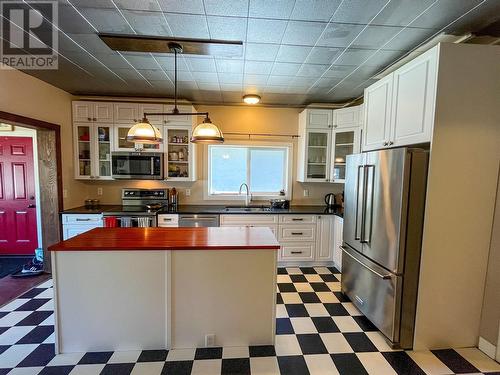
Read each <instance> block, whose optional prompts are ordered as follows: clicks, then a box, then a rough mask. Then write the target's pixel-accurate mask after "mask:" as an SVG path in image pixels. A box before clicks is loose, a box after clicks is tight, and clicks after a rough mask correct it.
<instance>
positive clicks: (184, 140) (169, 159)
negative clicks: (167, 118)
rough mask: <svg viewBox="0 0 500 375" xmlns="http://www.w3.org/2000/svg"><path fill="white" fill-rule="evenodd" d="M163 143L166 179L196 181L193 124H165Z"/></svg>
mask: <svg viewBox="0 0 500 375" xmlns="http://www.w3.org/2000/svg"><path fill="white" fill-rule="evenodd" d="M163 144H164V152H165V179H166V180H169V181H195V180H196V176H195V174H196V168H195V147H194V144H193V143H191V126H190V125H188V126H185V125H167V126H164V127H163Z"/></svg>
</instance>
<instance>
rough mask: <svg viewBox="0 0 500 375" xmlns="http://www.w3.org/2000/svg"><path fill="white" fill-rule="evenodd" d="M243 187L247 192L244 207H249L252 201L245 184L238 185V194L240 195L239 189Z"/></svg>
mask: <svg viewBox="0 0 500 375" xmlns="http://www.w3.org/2000/svg"><path fill="white" fill-rule="evenodd" d="M243 186H244V187H245V188H246V190H247V193H246V195H245V206H248V205H250V202H251V201H252V195H251V194H250V189H249V188H248V185H247V184H246V183H242V184H241V185H240V192H239V193H238V194H241V189H242V188H243Z"/></svg>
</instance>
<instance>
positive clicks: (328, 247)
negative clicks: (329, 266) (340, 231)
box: [316, 215, 335, 261]
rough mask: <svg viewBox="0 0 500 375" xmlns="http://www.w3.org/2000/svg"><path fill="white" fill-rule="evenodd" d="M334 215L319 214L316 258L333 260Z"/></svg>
mask: <svg viewBox="0 0 500 375" xmlns="http://www.w3.org/2000/svg"><path fill="white" fill-rule="evenodd" d="M333 220H334V217H333V215H320V216H318V226H317V229H318V236H317V241H316V260H321V261H332V260H333V249H334V247H335V242H334V224H333Z"/></svg>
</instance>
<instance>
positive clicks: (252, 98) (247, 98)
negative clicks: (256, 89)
mask: <svg viewBox="0 0 500 375" xmlns="http://www.w3.org/2000/svg"><path fill="white" fill-rule="evenodd" d="M243 101H244V102H245V103H247V104H257V103H258V102H260V96H259V95H255V94H248V95H244V96H243Z"/></svg>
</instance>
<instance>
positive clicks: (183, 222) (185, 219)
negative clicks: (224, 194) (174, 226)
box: [179, 214, 219, 227]
mask: <svg viewBox="0 0 500 375" xmlns="http://www.w3.org/2000/svg"><path fill="white" fill-rule="evenodd" d="M218 226H219V215H213V214H210V215H208V214H199V215H198V214H196V215H194V214H193V215H179V227H218Z"/></svg>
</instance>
